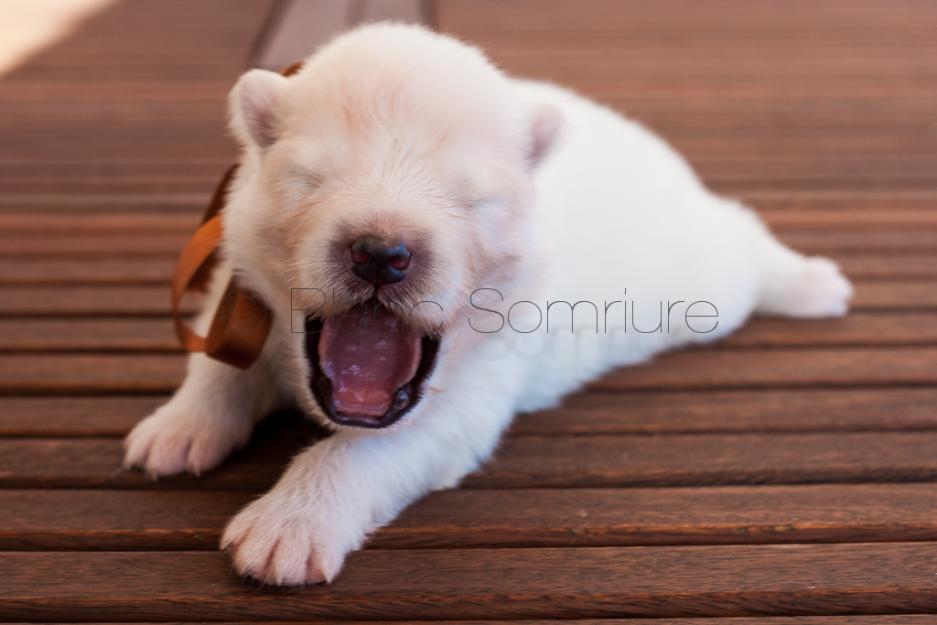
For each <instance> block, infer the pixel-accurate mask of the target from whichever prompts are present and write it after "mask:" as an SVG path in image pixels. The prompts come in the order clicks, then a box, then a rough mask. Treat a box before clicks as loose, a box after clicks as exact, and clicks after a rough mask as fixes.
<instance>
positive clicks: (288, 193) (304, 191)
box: [278, 170, 323, 202]
mask: <svg viewBox="0 0 937 625" xmlns="http://www.w3.org/2000/svg"><path fill="white" fill-rule="evenodd" d="M278 182H279V187H280V190H281V192H282V193H283V195H284V196H285V197H286V198H288V199H289V200H290V201H292V202H301V201H303V200H305V199H308V197H309V196H310V195H312V194H313V193H315V192H316V191H318V190H319V189H321V188H322V183H323V178H322V176H320V175H319V174H317V173H314V172H310V171H306V170H291V171H287V172H284V173H283V174H282V175H281V176H280V179H279V181H278Z"/></svg>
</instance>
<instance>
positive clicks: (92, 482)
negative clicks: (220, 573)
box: [0, 420, 937, 490]
mask: <svg viewBox="0 0 937 625" xmlns="http://www.w3.org/2000/svg"><path fill="white" fill-rule="evenodd" d="M268 428H269V429H267V430H264V431H261V432H260V433H259V434H258V435H257V436H256V437H255V441H254V442H253V443H252V444H251V445H250V446H249V447H248V448H247V449H245V450H244V451H242V452H240V453H239V454H238V455H237V456H235V457H233V458H232V460H231V461H230V462H228V463H226V464H225V465H224V466H222V467H221V468H220V469H218V470H216V471H213V472H211V473H210V474H208V475H206V476H204V477H201V478H194V477H192V476H178V477H171V478H165V479H161V480H159V481H158V482H155V483H154V482H152V481H150V480H149V479H148V478H147V477H146V476H144V475H143V474H141V473H139V472H136V471H133V472H129V471H121V470H120V468H119V467H120V463H121V460H122V458H123V450H122V448H121V443H120V441H119V440H116V439H96V438H71V439H19V438H6V439H0V488H163V489H166V488H170V489H182V488H197V489H200V490H241V489H247V490H256V489H260V488H267V487H269V486H271V485H272V484H273V482H274V481H275V480H276V478H277V477H279V475H280V473H281V472H282V469H283V466H284V465H285V464H286V463H287V462H288V461H289V459H290V458H291V457H292V455H293V454H295V453H296V451H297V450H298V449H299V448H301V447H302V446H303V445H305V444H308V443H309V442H310V441H314V440H316V438H317V437H319V436H322V434H321V432H319V431H318V430H316V429H315V428H314V427H313V426H312V425H309V424H304V423H297V422H296V421H294V420H290V421H289V422H288V425H281V426H277V427H275V426H273V425H271V426H268ZM935 445H937V433H934V432H933V431H922V432H836V433H820V434H813V433H812V434H783V433H771V434H678V435H671V436H640V435H639V436H632V435H622V436H614V435H603V436H594V435H582V436H576V437H557V436H533V435H531V436H517V437H508V438H507V439H506V440H505V442H504V443H503V445H502V447H501V450H500V451H499V452H498V454H497V457H496V459H495V460H494V461H493V462H492V463H490V464H489V465H488V466H487V467H486V468H485V469H484V470H483V471H482V472H480V473H478V474H476V475H473V476H471V477H469V478H467V479H466V481H465V485H466V487H471V488H573V487H590V488H597V487H620V486H641V487H647V486H661V487H663V486H726V485H744V484H818V483H860V482H914V481H926V480H934V479H935V478H937V455H935V454H934V453H933V450H934V448H935ZM585 452H588V453H585Z"/></svg>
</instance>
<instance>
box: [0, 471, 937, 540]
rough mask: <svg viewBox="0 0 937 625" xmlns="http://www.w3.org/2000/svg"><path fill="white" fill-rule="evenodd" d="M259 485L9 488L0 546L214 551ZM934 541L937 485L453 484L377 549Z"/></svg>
mask: <svg viewBox="0 0 937 625" xmlns="http://www.w3.org/2000/svg"><path fill="white" fill-rule="evenodd" d="M256 496H257V493H255V492H252V491H215V492H207V491H108V490H51V491H50V490H9V491H0V508H2V509H3V510H4V511H5V512H6V518H7V519H8V521H7V522H6V523H4V526H3V527H2V528H0V549H3V550H20V549H30V550H36V549H42V550H57V549H69V550H71V549H84V550H124V549H128V550H163V549H188V550H200V549H217V546H218V541H219V539H220V537H221V531H222V529H223V527H224V524H225V523H226V522H227V520H228V519H229V518H230V517H231V516H232V515H233V514H234V513H236V512H237V511H238V510H239V509H240V508H241V507H242V506H244V505H246V504H247V503H249V502H250V501H251V500H252V499H253V498H255V497H256ZM935 538H937V485H935V484H860V485H841V484H838V485H811V486H759V487H747V486H741V487H719V488H680V489H657V488H648V489H557V490H539V489H538V490H523V489H519V490H453V491H445V492H440V493H434V494H432V495H430V496H429V497H427V498H425V499H423V500H422V501H420V502H418V503H417V504H415V505H414V506H412V507H411V508H409V509H407V510H406V511H405V512H404V513H403V515H402V516H401V517H400V518H399V519H398V520H397V521H395V522H394V523H392V524H391V525H390V526H389V527H387V528H384V529H382V530H380V531H378V533H377V534H376V535H375V536H374V537H373V538H372V539H371V540H370V541H369V542H368V546H369V548H382V549H388V548H395V549H413V548H434V549H450V548H457V547H458V548H466V547H597V546H628V545H695V544H701V545H702V544H776V543H806V542H822V543H828V542H873V541H877V542H884V541H912V540H934V539H935Z"/></svg>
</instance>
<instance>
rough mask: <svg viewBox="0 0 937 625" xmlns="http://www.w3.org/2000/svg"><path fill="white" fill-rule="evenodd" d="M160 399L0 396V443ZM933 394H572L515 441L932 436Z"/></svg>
mask: <svg viewBox="0 0 937 625" xmlns="http://www.w3.org/2000/svg"><path fill="white" fill-rule="evenodd" d="M167 399H168V395H153V396H139V397H136V396H111V397H107V396H104V397H102V396H93V397H73V396H70V397H0V436H5V437H14V436H17V437H58V438H63V437H123V436H124V435H125V434H126V433H127V432H129V431H130V429H131V428H132V427H133V426H134V425H136V423H137V422H138V421H139V420H140V419H142V418H143V417H145V416H146V415H148V414H150V413H151V412H153V410H155V409H156V408H157V407H159V406H160V405H161V404H162V403H163V402H165V401H166V400H167ZM935 406H937V390H935V389H931V388H894V389H889V388H877V389H786V390H774V389H764V390H742V391H711V392H706V393H698V392H674V391H663V392H661V391H646V392H641V391H635V392H629V393H627V394H621V395H620V394H612V393H580V394H576V395H573V396H571V397H569V398H567V399H566V400H564V402H563V407H561V408H555V409H552V410H547V411H542V412H537V413H533V414H527V415H520V416H519V417H518V418H517V419H516V420H515V424H514V426H513V427H512V430H511V431H512V433H513V435H515V436H517V435H530V434H534V435H579V434H689V433H696V434H703V433H710V434H712V433H730V432H735V433H757V432H835V431H914V430H934V429H937V409H935Z"/></svg>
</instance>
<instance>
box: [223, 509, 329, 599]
mask: <svg viewBox="0 0 937 625" xmlns="http://www.w3.org/2000/svg"><path fill="white" fill-rule="evenodd" d="M317 529H318V528H317V527H316V525H315V523H314V522H313V521H311V520H310V519H307V518H303V517H302V516H301V515H292V514H290V512H289V511H287V510H282V509H281V507H280V506H278V505H277V504H276V503H275V502H273V501H271V500H269V499H267V498H261V499H259V500H257V501H255V502H254V503H253V504H251V505H250V506H248V507H247V508H246V509H244V510H243V511H242V512H241V513H240V514H238V515H237V516H236V517H234V519H232V521H231V523H229V524H228V527H227V528H226V529H225V532H224V535H223V536H222V539H221V548H222V549H224V550H226V551H228V552H229V553H230V554H231V557H232V560H233V562H234V568H235V570H237V572H238V574H239V575H242V576H245V577H252V578H254V579H256V580H258V581H260V582H263V583H264V584H271V585H275V586H301V585H304V584H318V583H321V582H328V581H331V580H332V579H333V578H334V577H335V575H336V574H337V573H338V571H339V569H341V566H342V562H343V560H344V552H343V551H342V550H341V549H336V548H335V547H334V545H332V544H330V542H329V540H328V538H327V537H325V536H323V535H321V534H320V533H319V532H317Z"/></svg>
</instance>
